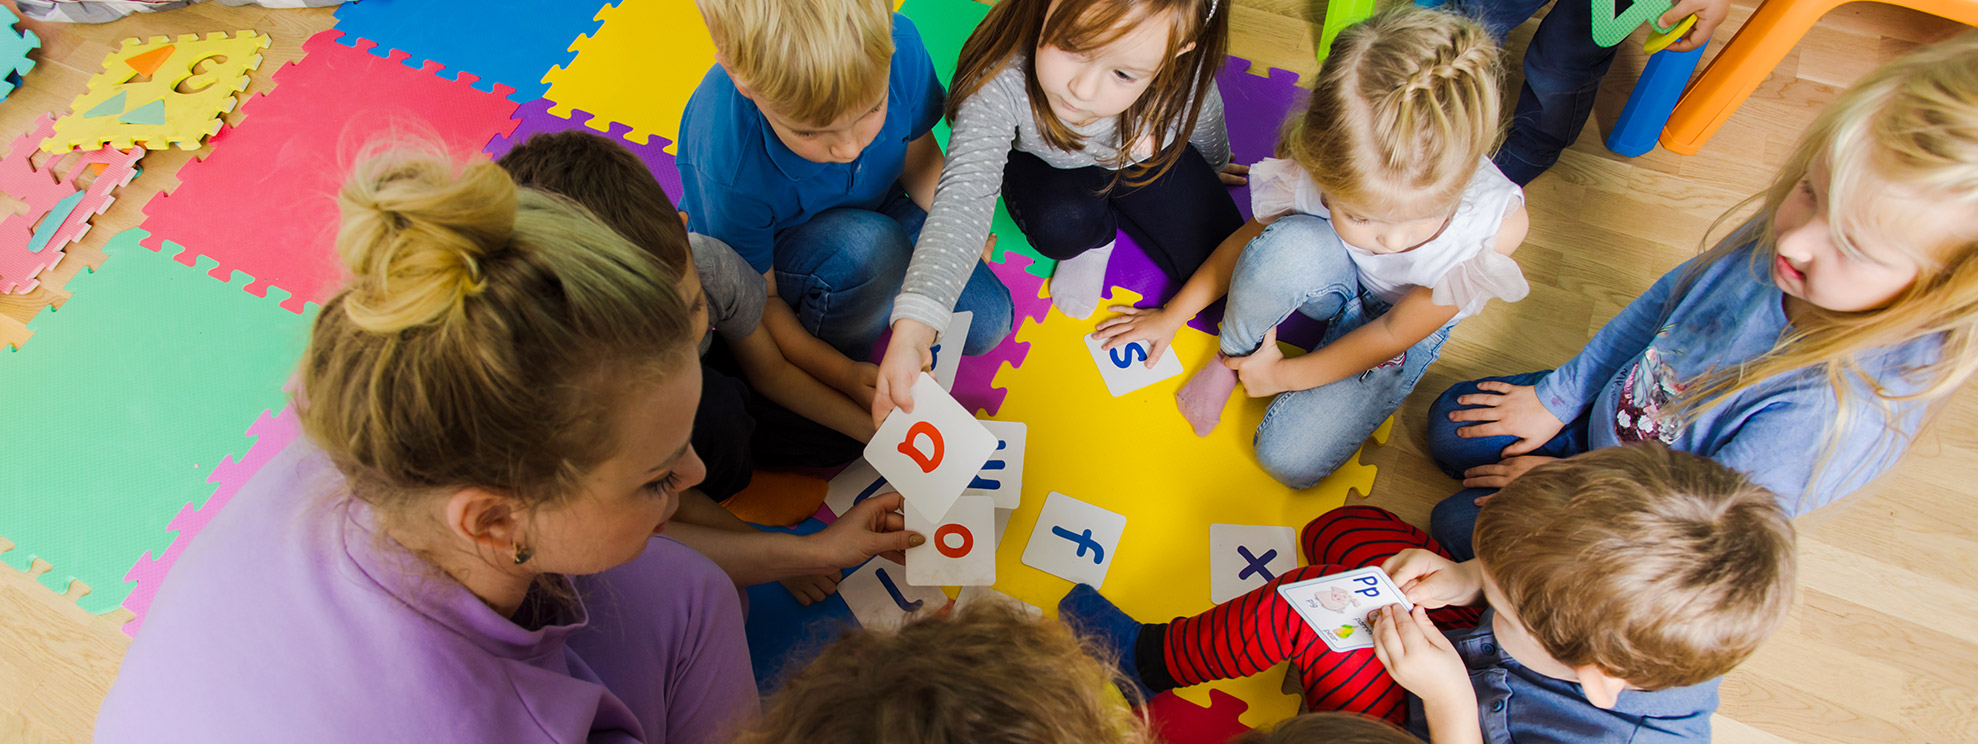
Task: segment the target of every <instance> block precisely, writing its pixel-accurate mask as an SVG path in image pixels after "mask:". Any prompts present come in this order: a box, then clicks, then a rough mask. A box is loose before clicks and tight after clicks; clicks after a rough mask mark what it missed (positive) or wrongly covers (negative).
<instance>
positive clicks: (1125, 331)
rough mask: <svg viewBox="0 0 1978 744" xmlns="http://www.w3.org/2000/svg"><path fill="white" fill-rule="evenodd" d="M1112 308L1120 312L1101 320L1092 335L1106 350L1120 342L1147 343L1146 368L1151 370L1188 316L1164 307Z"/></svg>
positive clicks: (1165, 351) (1172, 341) (1119, 306)
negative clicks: (1171, 311)
mask: <svg viewBox="0 0 1978 744" xmlns="http://www.w3.org/2000/svg"><path fill="white" fill-rule="evenodd" d="M1112 309H1113V312H1116V313H1120V315H1119V316H1118V317H1113V318H1107V319H1105V320H1103V321H1100V322H1099V328H1098V330H1095V331H1093V332H1092V338H1095V339H1098V340H1100V341H1104V342H1106V343H1105V345H1104V346H1102V347H1100V348H1103V349H1106V350H1108V351H1110V350H1112V348H1113V347H1115V346H1119V345H1121V344H1129V343H1133V342H1135V341H1145V342H1147V361H1146V365H1147V368H1148V369H1153V368H1154V365H1155V364H1156V363H1158V362H1160V361H1161V355H1162V354H1164V353H1167V350H1168V345H1169V344H1172V343H1174V334H1175V333H1177V332H1179V331H1180V330H1181V324H1183V323H1186V322H1188V319H1187V318H1182V317H1177V316H1176V315H1175V314H1174V313H1169V312H1168V311H1167V310H1166V309H1165V308H1159V307H1132V306H1129V305H1114V306H1113V308H1112Z"/></svg>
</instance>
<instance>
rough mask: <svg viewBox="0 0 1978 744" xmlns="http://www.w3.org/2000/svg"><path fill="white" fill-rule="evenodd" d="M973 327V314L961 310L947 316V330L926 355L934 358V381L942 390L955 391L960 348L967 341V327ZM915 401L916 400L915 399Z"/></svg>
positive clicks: (960, 356)
mask: <svg viewBox="0 0 1978 744" xmlns="http://www.w3.org/2000/svg"><path fill="white" fill-rule="evenodd" d="M972 325H975V313H972V312H969V311H967V310H963V311H961V312H958V313H955V314H953V315H950V316H948V330H945V331H942V332H941V337H940V338H938V339H935V341H934V345H933V346H932V347H929V348H928V349H927V353H928V354H929V355H931V356H933V357H934V365H933V367H934V381H935V382H939V383H941V389H942V390H953V389H955V370H957V369H960V368H961V364H962V346H963V345H964V344H965V342H966V341H968V327H969V326H972ZM916 400H917V399H916Z"/></svg>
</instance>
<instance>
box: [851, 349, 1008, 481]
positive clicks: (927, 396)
mask: <svg viewBox="0 0 1978 744" xmlns="http://www.w3.org/2000/svg"><path fill="white" fill-rule="evenodd" d="M996 441H997V440H996V435H995V434H991V433H990V432H989V429H988V428H986V427H984V426H983V425H982V422H980V421H977V420H975V417H974V416H970V415H968V409H965V408H962V404H960V403H957V402H955V398H954V396H951V395H949V394H948V391H946V390H942V389H941V383H939V382H936V381H935V380H934V378H933V377H930V376H928V375H927V373H925V372H922V373H921V374H920V377H919V378H918V379H916V380H914V383H913V413H907V412H906V411H904V410H900V409H897V408H896V409H893V413H892V414H891V415H889V416H887V417H886V421H885V423H882V424H880V425H879V433H877V434H874V435H873V436H872V441H871V442H869V443H867V444H866V445H865V461H866V462H869V463H872V467H873V468H874V469H876V470H878V471H879V474H880V475H883V476H886V480H887V481H888V482H890V483H892V484H893V487H894V488H897V489H899V490H900V493H901V494H902V495H904V496H906V498H907V500H908V501H911V502H913V503H914V507H915V508H917V509H919V510H920V513H922V514H933V515H944V514H947V513H948V509H950V508H952V507H953V506H954V505H955V499H956V498H957V497H959V496H961V495H962V490H963V489H966V488H968V484H969V482H970V481H973V480H975V474H976V473H979V472H982V466H983V465H984V464H985V463H988V462H989V456H990V455H991V454H992V453H994V452H995V451H996Z"/></svg>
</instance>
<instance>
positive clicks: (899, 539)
mask: <svg viewBox="0 0 1978 744" xmlns="http://www.w3.org/2000/svg"><path fill="white" fill-rule="evenodd" d="M905 504H906V497H904V496H901V495H900V494H899V492H898V491H895V492H892V493H885V494H880V495H878V496H874V497H872V498H869V499H866V500H864V501H861V502H859V503H858V504H857V505H856V506H853V507H852V508H850V509H847V510H845V513H844V514H843V515H842V516H840V517H838V521H836V522H832V523H831V526H829V527H826V528H824V530H823V531H822V532H818V533H817V534H816V535H815V536H813V538H812V540H811V543H812V546H813V549H814V550H815V551H816V553H815V555H814V565H817V566H821V567H824V568H826V569H831V568H851V567H853V566H856V565H859V564H861V563H864V562H865V561H866V559H868V558H871V557H873V556H875V555H883V556H886V557H887V558H891V559H893V560H894V561H897V562H899V563H906V562H907V557H906V554H905V553H904V552H903V551H905V550H906V549H907V548H911V547H914V546H916V545H920V544H922V543H925V542H927V538H926V537H925V536H923V535H921V534H920V533H918V532H908V531H907V530H906V517H905V516H903V515H901V514H900V507H901V506H904V505H905Z"/></svg>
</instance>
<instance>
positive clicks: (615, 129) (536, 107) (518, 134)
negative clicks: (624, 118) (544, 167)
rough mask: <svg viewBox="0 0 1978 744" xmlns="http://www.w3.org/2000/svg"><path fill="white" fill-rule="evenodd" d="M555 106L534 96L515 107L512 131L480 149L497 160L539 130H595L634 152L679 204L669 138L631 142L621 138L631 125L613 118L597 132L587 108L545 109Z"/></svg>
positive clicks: (677, 183)
mask: <svg viewBox="0 0 1978 744" xmlns="http://www.w3.org/2000/svg"><path fill="white" fill-rule="evenodd" d="M555 105H556V104H555V103H554V102H552V101H550V100H549V99H547V98H538V99H536V100H534V101H530V102H528V103H525V104H522V105H521V106H520V107H519V108H517V109H515V115H514V117H513V118H514V119H515V120H516V122H517V124H516V125H515V131H514V132H513V133H511V134H509V135H508V136H507V137H502V136H496V137H495V138H494V139H492V140H489V141H488V146H487V147H486V148H485V149H484V150H483V151H484V152H486V153H487V154H488V156H489V157H492V158H495V159H500V158H501V156H503V155H506V154H508V151H509V150H511V149H514V147H515V146H516V145H518V144H521V143H523V142H527V141H528V140H529V137H530V135H534V134H537V133H539V132H563V131H568V130H572V129H582V130H585V131H589V132H596V133H597V134H600V135H604V136H606V137H611V138H612V139H615V140H618V142H619V144H622V145H624V146H625V147H626V149H629V150H631V151H632V153H633V154H635V155H638V156H639V159H640V160H643V161H645V163H646V169H647V170H650V171H652V176H653V178H656V179H659V185H660V188H663V189H665V190H666V196H667V198H670V199H672V200H673V203H675V204H678V203H680V196H681V191H680V168H679V166H678V165H677V164H675V162H674V160H673V156H672V155H670V154H668V153H667V152H666V146H667V145H669V144H672V142H671V141H670V140H668V139H666V138H664V137H660V136H658V135H653V136H651V137H648V138H647V139H646V141H645V142H644V143H638V142H632V141H630V140H627V139H626V137H625V135H627V134H629V133H630V132H631V131H632V127H630V126H628V125H625V124H620V123H618V122H615V121H614V122H610V129H609V131H604V132H599V131H598V130H597V128H596V127H594V126H591V125H590V124H589V122H590V121H591V113H590V112H589V111H584V110H581V109H576V110H572V111H571V112H570V117H569V118H567V119H566V118H564V117H561V116H556V115H554V114H551V113H550V112H549V110H550V108H551V107H553V106H555Z"/></svg>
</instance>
